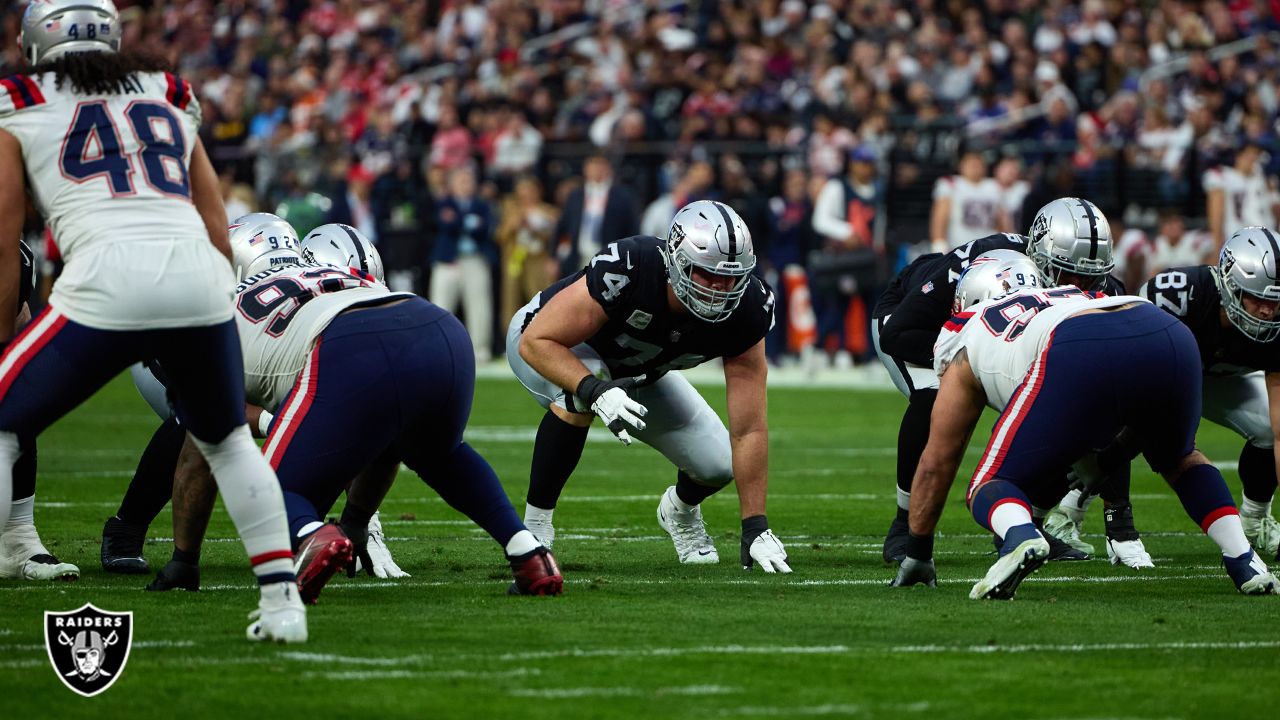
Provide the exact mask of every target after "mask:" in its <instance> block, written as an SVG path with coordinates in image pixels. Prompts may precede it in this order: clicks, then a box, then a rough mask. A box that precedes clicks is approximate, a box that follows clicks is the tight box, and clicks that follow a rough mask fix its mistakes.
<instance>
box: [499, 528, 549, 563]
mask: <svg viewBox="0 0 1280 720" xmlns="http://www.w3.org/2000/svg"><path fill="white" fill-rule="evenodd" d="M540 547H542V543H540V542H538V538H536V537H534V536H533V533H531V532H529V531H528V530H521V531H520V532H518V533H516V534H515V535H512V536H511V539H510V540H508V541H507V547H506V551H507V557H518V556H520V555H524V554H525V553H531V552H533V551H534V550H537V549H538V548H540Z"/></svg>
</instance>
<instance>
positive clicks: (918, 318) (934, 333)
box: [880, 287, 950, 367]
mask: <svg viewBox="0 0 1280 720" xmlns="http://www.w3.org/2000/svg"><path fill="white" fill-rule="evenodd" d="M946 295H947V293H946V288H945V287H939V288H933V289H931V290H930V291H929V292H928V293H924V292H921V290H920V288H914V289H912V290H911V292H909V293H907V295H906V296H905V297H903V298H902V302H900V303H898V307H896V308H894V310H893V313H892V314H891V315H890V316H889V319H888V320H887V321H886V322H885V324H884V327H882V328H881V329H880V349H881V350H883V351H884V352H885V354H887V355H889V356H891V357H894V358H897V359H899V360H905V361H906V362H909V363H912V364H913V365H923V366H926V367H928V366H931V365H933V344H934V342H936V341H937V339H938V331H939V330H940V329H941V328H942V325H943V323H945V322H946V321H947V318H948V317H949V316H950V308H949V301H948V299H947V297H946Z"/></svg>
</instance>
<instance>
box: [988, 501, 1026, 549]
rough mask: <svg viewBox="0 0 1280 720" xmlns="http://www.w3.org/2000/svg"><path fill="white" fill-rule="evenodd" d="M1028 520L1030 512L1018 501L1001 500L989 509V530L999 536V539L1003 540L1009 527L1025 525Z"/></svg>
mask: <svg viewBox="0 0 1280 720" xmlns="http://www.w3.org/2000/svg"><path fill="white" fill-rule="evenodd" d="M1030 522H1031V513H1029V512H1027V508H1026V507H1024V506H1023V505H1021V504H1020V503H1016V502H1002V503H1000V504H999V505H996V507H995V509H994V510H992V511H991V530H992V531H993V532H995V534H996V535H998V536H1000V539H1001V540H1004V536H1005V533H1007V532H1009V528H1011V527H1017V526H1018V525H1027V524H1029V523H1030Z"/></svg>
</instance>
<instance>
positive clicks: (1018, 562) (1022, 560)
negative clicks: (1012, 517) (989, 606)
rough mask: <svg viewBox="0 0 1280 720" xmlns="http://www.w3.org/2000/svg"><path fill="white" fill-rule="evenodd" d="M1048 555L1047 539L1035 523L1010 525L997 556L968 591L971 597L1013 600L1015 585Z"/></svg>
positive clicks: (1043, 562)
mask: <svg viewBox="0 0 1280 720" xmlns="http://www.w3.org/2000/svg"><path fill="white" fill-rule="evenodd" d="M1048 559H1049V542H1048V541H1047V540H1045V539H1044V537H1043V536H1042V535H1041V534H1040V533H1039V532H1037V531H1036V528H1035V526H1034V525H1030V524H1027V525H1019V526H1017V527H1014V528H1010V530H1009V533H1008V535H1007V536H1005V539H1004V544H1003V546H1001V549H1000V559H999V560H996V561H995V564H993V565H992V566H991V569H989V570H987V574H986V576H985V577H983V578H982V579H981V580H979V581H978V583H977V584H976V585H974V586H973V589H972V590H970V591H969V598H970V599H972V600H1012V599H1013V594H1014V593H1016V592H1017V591H1018V585H1020V584H1021V583H1022V581H1023V580H1024V579H1026V577H1027V576H1028V575H1030V574H1031V573H1033V572H1035V571H1036V570H1038V569H1039V568H1040V566H1041V565H1044V564H1045V561H1047V560H1048Z"/></svg>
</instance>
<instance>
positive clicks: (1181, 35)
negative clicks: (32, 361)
mask: <svg viewBox="0 0 1280 720" xmlns="http://www.w3.org/2000/svg"><path fill="white" fill-rule="evenodd" d="M118 4H119V5H120V7H121V10H122V13H123V18H124V21H125V33H126V34H125V46H126V47H127V48H141V49H145V50H147V51H160V52H163V53H164V54H165V55H166V56H167V57H168V59H169V60H170V61H171V62H172V63H173V65H174V66H175V67H176V68H177V70H178V72H180V73H181V74H182V75H183V77H185V78H186V79H188V80H190V81H192V82H193V83H194V85H195V88H196V92H197V96H198V97H199V98H200V99H201V102H202V104H203V109H204V118H205V122H204V127H203V131H202V135H203V140H204V143H205V145H206V147H207V148H208V149H209V151H210V154H211V156H212V158H213V160H214V163H215V165H216V167H217V168H218V169H219V171H220V173H221V176H222V179H223V183H224V189H225V195H226V199H227V205H228V214H229V215H230V216H231V217H235V216H237V215H239V214H241V213H243V212H247V211H250V210H266V211H275V212H277V213H279V214H281V215H284V216H286V217H287V218H288V219H289V220H290V221H291V222H292V223H293V224H294V225H295V226H296V227H297V228H298V230H299V232H300V233H305V232H306V231H307V230H309V229H310V228H311V227H314V226H316V225H319V224H321V223H323V222H329V221H340V222H347V223H350V224H352V225H355V226H357V227H359V228H360V229H361V230H363V231H364V232H365V233H366V234H367V235H368V236H369V237H371V238H373V239H374V240H375V242H376V243H377V244H378V246H379V248H380V249H381V252H382V254H383V257H384V259H385V260H386V262H387V264H388V269H389V276H390V280H391V283H392V284H393V285H394V286H396V287H398V288H412V289H416V290H417V291H419V292H422V293H423V294H424V295H426V296H428V297H431V298H433V299H434V300H436V301H438V302H440V303H441V304H444V305H447V306H449V307H453V308H455V309H459V310H460V312H461V314H463V315H464V316H466V317H467V319H468V328H469V329H470V330H472V331H473V334H477V335H482V336H487V337H488V339H489V340H490V343H489V344H488V345H486V344H484V343H481V349H480V350H479V351H478V354H479V355H480V357H479V359H480V360H481V361H484V360H487V359H489V357H491V356H492V355H494V354H495V353H497V352H500V350H501V342H502V333H501V332H500V331H499V329H500V328H503V327H505V323H506V319H507V318H509V317H510V315H511V312H512V311H513V310H514V309H515V308H518V307H519V306H520V305H522V304H523V302H524V301H525V300H526V299H527V298H528V297H531V296H532V294H533V293H535V292H536V291H537V290H538V289H539V288H541V287H543V286H545V285H546V284H547V283H548V282H549V280H550V279H553V277H554V276H556V275H558V274H560V273H567V272H571V271H573V270H574V269H576V268H577V267H580V264H581V260H582V256H583V255H584V254H586V253H587V252H589V251H590V250H591V249H592V247H599V245H600V243H601V242H608V241H610V240H613V239H617V238H619V237H625V236H627V235H631V234H635V233H638V232H642V231H643V232H646V233H651V234H659V235H661V234H663V233H664V231H665V227H666V223H667V222H668V221H669V219H670V216H671V214H672V213H673V211H674V209H675V208H676V207H679V205H681V204H683V203H684V202H687V201H689V200H692V199H698V198H703V197H709V198H714V199H719V200H722V201H724V202H726V203H728V204H730V205H731V206H733V207H734V208H735V209H737V210H738V211H739V213H740V214H742V216H743V217H744V218H745V219H746V221H747V223H748V225H749V226H750V228H751V229H752V232H753V234H754V237H755V240H756V243H757V251H758V254H759V256H760V260H761V272H762V273H763V274H764V275H765V276H766V277H767V278H768V279H769V280H771V281H772V283H773V284H774V286H775V287H777V288H778V289H780V290H782V291H783V292H782V295H783V300H784V302H783V305H782V307H781V308H780V310H781V312H780V313H779V319H780V322H779V324H778V327H777V328H776V329H775V331H774V333H773V334H772V335H771V337H770V340H769V351H770V358H771V359H772V360H773V361H774V362H775V363H778V364H783V365H786V364H789V363H791V362H792V361H793V359H794V358H795V356H796V354H797V353H799V355H800V356H802V357H803V359H804V366H805V367H806V368H809V369H814V368H818V367H822V366H823V365H826V364H828V363H829V362H833V363H834V364H836V365H837V367H841V368H842V367H845V366H847V365H849V364H852V363H858V364H862V363H869V362H872V361H874V353H873V351H872V348H871V347H870V343H869V342H868V338H867V323H866V309H867V307H868V306H870V305H873V304H874V301H875V297H876V295H877V294H878V292H879V291H880V289H881V288H883V286H884V284H885V282H886V280H887V278H889V277H891V276H892V273H893V272H894V271H895V270H896V269H897V268H899V267H901V266H902V265H903V264H904V263H905V262H906V261H907V260H908V259H910V258H911V257H913V256H914V255H915V254H917V253H919V252H921V251H924V250H926V249H928V247H929V245H928V241H930V240H932V239H934V236H935V235H936V232H933V231H932V229H931V228H930V223H929V219H930V213H931V209H932V205H933V203H934V199H933V198H934V196H935V188H936V187H937V186H938V185H939V180H940V178H945V177H946V176H949V175H952V174H954V173H956V172H957V166H958V164H959V158H960V154H961V152H962V151H976V152H980V153H981V157H982V158H983V160H984V170H983V171H982V173H981V176H983V177H990V176H994V177H995V178H996V183H997V184H994V185H993V184H991V183H988V184H987V185H986V186H985V189H984V192H986V193H989V194H992V196H993V197H994V198H995V199H996V200H997V201H998V204H999V209H1000V211H1001V221H1000V222H999V223H998V224H997V225H998V229H1000V230H1006V231H1012V232H1025V231H1026V228H1027V227H1028V225H1029V222H1030V218H1031V216H1032V215H1033V214H1034V212H1035V211H1036V209H1038V208H1039V207H1040V206H1041V205H1042V204H1043V203H1044V202H1047V201H1048V200H1049V199H1052V198H1054V197H1058V196H1062V195H1072V194H1075V195H1080V196H1082V197H1086V198H1088V199H1090V200H1092V201H1094V202H1095V203H1096V204H1097V205H1098V206H1099V207H1100V208H1101V209H1102V210H1103V211H1104V212H1105V213H1106V214H1107V215H1108V217H1109V218H1110V219H1111V222H1112V227H1113V232H1114V234H1115V237H1116V238H1117V241H1118V245H1120V246H1121V249H1122V251H1123V252H1121V255H1122V258H1121V261H1122V263H1123V262H1124V260H1125V259H1126V258H1127V257H1128V256H1129V255H1130V253H1131V252H1133V251H1134V249H1135V248H1138V247H1139V246H1141V245H1142V244H1144V243H1147V242H1148V240H1149V239H1150V238H1154V237H1155V236H1157V235H1159V234H1161V233H1162V232H1163V233H1164V234H1166V235H1168V234H1170V233H1169V229H1172V230H1173V234H1175V235H1176V234H1180V233H1182V232H1184V231H1185V234H1186V235H1187V236H1188V238H1190V237H1191V236H1194V235H1195V234H1196V231H1197V230H1200V229H1204V228H1206V226H1207V223H1206V202H1205V187H1204V178H1205V177H1206V172H1207V171H1209V170H1210V169H1212V168H1214V167H1216V166H1218V165H1222V164H1230V163H1231V162H1232V160H1233V158H1234V155H1235V153H1236V151H1237V149H1238V148H1240V147H1242V146H1243V144H1245V143H1246V142H1248V143H1254V144H1258V145H1260V146H1262V147H1263V148H1274V146H1275V145H1276V144H1277V134H1276V116H1277V109H1278V106H1280V97H1278V95H1277V86H1276V79H1277V73H1278V72H1280V52H1278V51H1277V46H1276V44H1275V39H1276V38H1280V34H1275V33H1277V30H1280V23H1278V22H1277V19H1276V13H1275V10H1276V8H1275V7H1273V3H1269V2H1264V1H1257V2H1251V1H1249V0H1232V1H1230V2H1217V1H1210V2H1202V3H1201V2H1177V1H1173V0H1164V1H1161V2H1145V1H1139V0H1087V1H1086V2H1083V3H1080V2H1063V1H1062V0H1052V1H1051V2H1038V1H1036V0H984V1H983V2H978V3H966V2H955V1H952V2H884V1H880V0H876V1H874V2H873V1H870V0H865V1H864V0H827V1H824V2H801V1H800V0H785V1H782V2H779V1H777V0H762V1H761V2H748V1H745V0H705V1H703V2H696V1H695V2H673V1H671V0H647V1H646V2H623V1H621V0H538V1H536V2H517V1H515V0H486V1H483V2H482V1H479V0H457V1H453V0H424V1H417V2H410V1H404V0H390V1H387V2H375V3H368V2H355V1H354V0H336V1H334V0H323V1H321V0H258V1H256V2H255V1H249V0H237V1H232V2H208V1H206V0H176V1H174V2H145V1H143V2H134V1H132V0H123V1H122V2H120V3H118ZM22 7H23V4H22V3H17V4H15V5H14V6H12V7H10V8H9V9H8V10H7V11H5V13H4V15H3V32H4V36H5V37H14V36H16V34H17V25H18V19H19V17H20V12H21V10H22ZM4 60H5V61H7V62H8V63H9V64H15V63H17V61H18V60H19V57H18V56H17V51H16V50H15V49H14V48H13V47H12V46H11V45H10V46H8V47H7V48H6V51H5V56H4ZM592 158H596V159H595V160H594V161H593V160H592ZM593 162H594V163H595V164H597V165H598V166H599V169H597V170H595V171H593V170H591V169H589V168H588V167H587V166H589V165H591V164H593ZM1262 163H1263V166H1264V167H1263V170H1264V171H1265V172H1266V174H1267V177H1272V176H1273V175H1274V170H1275V169H1276V168H1277V166H1278V165H1280V153H1274V152H1273V153H1271V154H1270V155H1264V156H1263V161H1262ZM859 165H861V167H860V168H858V167H857V166H859ZM610 166H611V168H612V171H611V172H610V170H609V167H610ZM467 169H472V170H473V171H474V175H475V177H476V178H477V180H478V190H477V194H476V197H475V199H474V200H468V199H466V196H468V195H469V194H470V193H469V192H468V191H467V190H466V188H465V187H463V186H465V185H468V183H467V182H466V180H465V179H464V178H456V177H455V178H454V180H453V181H451V179H450V178H451V176H454V175H462V174H468V173H467V172H466V171H467ZM460 170H461V171H460ZM459 171H460V172H459ZM846 171H848V172H850V173H853V174H850V175H848V176H847V177H849V178H850V179H852V180H854V181H855V182H856V186H857V188H858V191H857V192H856V193H855V194H853V195H851V196H850V202H849V204H847V205H844V206H842V207H840V208H838V212H839V213H840V214H841V217H838V218H836V219H837V220H844V221H847V223H848V224H847V225H846V226H844V228H845V229H844V230H840V229H837V230H836V231H834V232H829V231H828V232H823V231H821V230H819V229H816V228H821V227H823V224H822V218H815V212H814V204H815V200H816V199H817V197H818V195H819V193H820V191H821V189H822V187H823V185H824V184H825V183H826V182H828V181H829V180H831V179H832V178H835V179H836V180H840V179H842V178H844V177H846ZM592 172H595V173H596V174H594V175H593V174H591V173H592ZM610 175H611V176H612V179H611V182H610V183H609V190H608V192H607V195H604V196H602V197H607V200H598V199H596V198H597V196H596V194H595V193H594V192H593V190H594V188H595V187H596V186H595V185H594V184H592V185H591V186H590V187H589V188H588V189H587V190H586V191H584V190H583V189H582V188H583V184H584V183H583V180H584V176H585V177H586V179H587V180H589V181H591V182H592V183H594V182H598V181H600V180H601V179H602V178H608V177H609V176H610ZM454 181H456V183H457V184H455V182H454ZM535 181H536V182H535ZM942 182H943V183H945V182H946V181H945V180H943V181H942ZM517 185H523V186H527V187H524V188H523V190H519V191H518V190H517ZM517 198H524V199H523V200H518V199H517ZM584 206H585V210H586V211H585V212H584ZM1178 220H1182V221H1183V222H1181V223H1178V222H1177V221H1178ZM584 224H586V225H587V227H586V228H585V229H584V227H583V225H584ZM982 224H983V223H979V225H982ZM986 224H987V225H990V224H991V223H990V222H987V223H986ZM991 229H996V228H994V227H993V228H991ZM31 231H32V233H33V234H34V233H37V232H39V228H31ZM1126 233H1127V234H1128V236H1127V237H1126V238H1125V239H1124V240H1123V241H1121V238H1122V237H1123V236H1125V235H1126ZM1219 233H1220V230H1219ZM944 239H945V240H946V241H949V242H951V243H956V242H960V241H967V240H970V239H972V238H970V237H945V238H944ZM1219 239H1220V238H1219ZM1172 240H1173V241H1174V242H1177V240H1178V238H1177V237H1174V238H1172ZM1191 242H1193V240H1192V239H1188V240H1185V241H1184V245H1186V244H1190V243H1191ZM37 245H38V246H41V247H43V246H44V245H45V243H37ZM1205 254H1206V255H1207V256H1210V257H1211V253H1205ZM786 268H791V274H790V276H789V279H786V280H784V276H783V270H784V269H786ZM1155 269H1156V268H1154V267H1150V268H1143V269H1132V270H1131V271H1130V272H1128V276H1127V277H1125V278H1124V279H1125V280H1127V281H1128V282H1130V283H1131V284H1133V283H1136V282H1140V281H1141V280H1143V279H1145V275H1146V274H1148V273H1149V272H1151V271H1154V270H1155ZM46 270H47V271H48V272H49V273H53V272H56V264H55V263H50V264H48V265H47V266H46ZM1124 270H1126V268H1124V267H1123V265H1122V271H1124ZM802 278H803V279H804V280H807V285H808V288H809V290H810V292H809V299H810V300H811V304H812V307H813V309H814V311H816V313H815V314H809V313H807V312H806V311H805V308H804V306H803V303H804V302H805V301H804V299H803V298H798V297H797V296H796V295H795V294H794V290H795V289H796V287H798V286H799V285H801V284H802V283H801V279H802ZM46 288H47V283H46ZM788 299H790V300H797V299H799V300H800V301H801V303H802V304H801V305H797V306H795V307H788V303H787V302H786V300H788ZM791 304H792V305H794V304H795V303H791ZM460 306H461V307H460ZM809 347H817V348H818V349H820V350H822V351H824V352H818V353H812V352H808V351H807V350H806V348H809Z"/></svg>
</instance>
